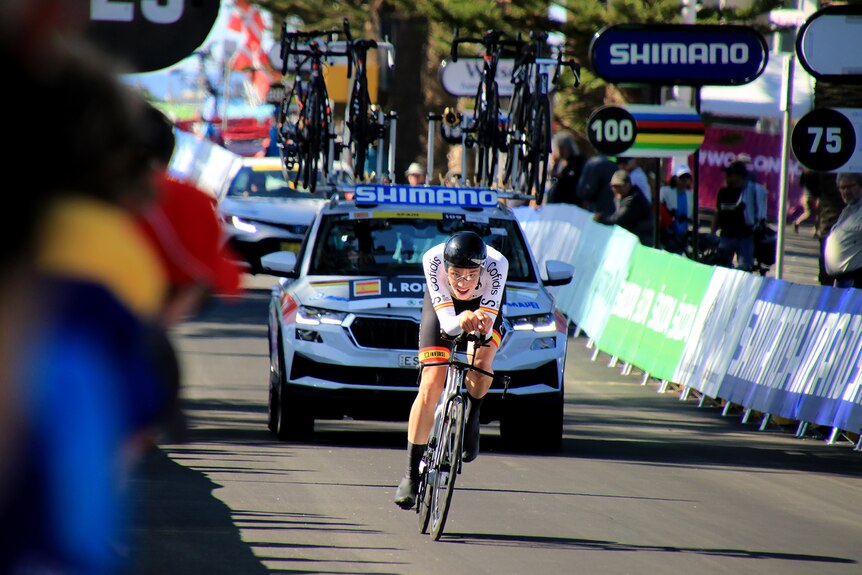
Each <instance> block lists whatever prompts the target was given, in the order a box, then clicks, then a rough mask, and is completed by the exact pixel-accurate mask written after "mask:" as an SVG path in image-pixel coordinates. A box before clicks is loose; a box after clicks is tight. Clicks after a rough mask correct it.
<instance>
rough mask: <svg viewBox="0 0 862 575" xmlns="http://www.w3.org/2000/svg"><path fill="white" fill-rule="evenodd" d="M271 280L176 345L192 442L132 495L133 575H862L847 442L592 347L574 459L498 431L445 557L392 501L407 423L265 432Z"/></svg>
mask: <svg viewBox="0 0 862 575" xmlns="http://www.w3.org/2000/svg"><path fill="white" fill-rule="evenodd" d="M268 281H269V280H268V278H255V279H254V281H253V282H252V284H251V287H252V288H253V289H250V290H249V291H248V292H247V294H246V296H245V297H243V298H242V299H241V300H240V301H238V302H230V303H228V302H219V303H217V304H215V305H213V306H212V307H210V308H209V309H207V310H205V312H204V313H203V314H201V315H200V316H199V317H197V318H195V319H193V320H191V321H188V322H186V323H184V324H183V325H182V326H181V327H180V328H178V329H177V330H176V333H175V334H174V336H175V341H176V343H177V346H178V348H179V350H180V352H181V359H182V365H183V370H184V374H185V378H186V386H185V389H184V392H183V393H184V398H185V400H184V405H185V408H186V413H187V414H188V417H189V433H188V438H187V439H188V440H187V441H185V442H183V443H163V444H162V445H161V448H160V449H158V450H154V451H153V452H152V453H150V454H148V455H147V456H146V458H145V459H144V461H143V463H142V465H141V466H140V469H139V472H138V473H137V475H136V477H135V480H134V481H133V483H132V485H131V489H132V491H131V493H132V494H133V497H134V499H135V503H136V509H137V513H136V517H137V519H136V522H135V531H134V536H135V542H136V544H135V546H134V548H133V550H132V557H133V563H134V564H135V566H136V572H137V573H159V574H168V575H169V574H174V573H176V574H180V573H182V574H184V575H190V574H198V573H200V574H217V573H218V574H221V573H225V574H244V573H250V574H257V573H327V574H328V573H355V574H364V575H376V574H396V573H398V574H434V575H439V574H440V573H447V574H460V573H495V574H510V573H511V574H515V573H517V574H522V573H549V574H550V573H579V574H590V575H598V574H614V575H618V574H627V573H631V574H644V573H647V574H674V575H676V574H683V573H698V574H713V573H715V574H718V573H758V574H759V575H764V574H771V573H775V574H780V575H792V574H806V575H807V574H811V573H817V574H818V575H826V574H854V575H855V574H858V573H860V572H862V545H860V542H862V521H860V517H862V454H860V453H858V452H854V451H853V450H852V445H851V444H849V443H846V442H843V443H839V444H837V445H832V446H830V445H826V442H825V441H824V440H823V439H822V438H821V437H818V436H817V435H811V436H809V437H806V438H805V439H798V438H796V437H795V436H794V433H793V432H794V431H795V428H786V429H782V428H779V427H777V426H774V425H773V426H770V427H769V428H768V429H767V430H766V431H762V432H761V431H758V422H756V421H750V422H749V423H747V424H743V423H742V422H741V419H740V416H739V414H738V413H733V414H732V415H728V416H722V411H721V408H720V407H718V406H715V405H704V406H702V407H699V406H698V403H699V402H698V401H697V400H695V399H689V400H687V401H680V400H679V399H678V395H676V394H671V393H665V394H659V393H657V392H656V390H657V388H658V386H657V384H656V383H655V382H648V383H647V384H646V385H641V377H640V376H639V375H638V374H637V373H635V374H632V375H627V376H622V375H620V370H619V369H615V368H610V367H608V366H607V364H608V361H607V360H608V358H607V357H606V356H604V355H600V356H599V358H598V359H597V360H596V361H591V359H590V358H591V355H592V352H591V350H588V349H586V347H585V343H586V340H585V339H584V338H578V339H571V338H570V340H569V350H568V353H569V357H568V364H567V381H566V385H567V391H566V396H567V397H566V410H565V439H564V442H563V448H562V451H561V452H560V453H559V454H555V455H535V454H525V453H512V452H507V451H504V450H502V449H501V446H500V445H499V442H498V440H497V436H498V430H497V428H496V426H494V425H490V426H486V428H485V429H483V436H482V447H483V453H482V455H481V456H480V457H479V459H478V460H477V461H475V462H473V463H470V464H468V465H466V466H465V471H464V474H463V475H462V476H461V477H460V478H459V480H458V484H457V487H456V491H455V494H454V497H453V507H452V511H451V512H450V518H449V521H448V523H447V528H446V532H445V534H444V536H443V538H442V539H441V541H440V542H436V543H435V542H433V541H432V540H431V539H430V537H428V536H423V535H420V534H419V532H418V528H417V516H416V514H415V513H413V512H405V511H402V510H400V509H398V508H397V507H396V506H395V505H394V504H393V503H392V497H393V494H394V486H395V484H396V483H397V481H398V479H399V477H400V475H401V473H402V471H403V467H404V460H405V455H404V453H405V450H404V446H405V441H406V435H405V431H404V428H405V425H404V424H403V423H377V422H354V421H343V422H318V424H317V427H316V436H315V438H314V441H313V442H309V443H292V444H286V443H280V442H278V441H276V440H275V438H274V437H273V436H272V435H271V434H270V433H269V432H268V430H267V429H266V386H267V376H268V358H267V355H266V340H265V337H266V325H265V319H266V309H267V303H268V297H269V292H268V290H267V289H266V288H265V286H266V285H267V282H268ZM255 286H256V287H257V288H259V289H254V288H255ZM817 431H818V430H815V434H816V432H817ZM821 431H822V432H823V433H825V432H826V431H828V430H821Z"/></svg>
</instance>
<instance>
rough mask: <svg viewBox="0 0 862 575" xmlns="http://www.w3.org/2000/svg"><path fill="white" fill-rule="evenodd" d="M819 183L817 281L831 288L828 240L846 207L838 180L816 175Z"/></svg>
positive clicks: (832, 282)
mask: <svg viewBox="0 0 862 575" xmlns="http://www.w3.org/2000/svg"><path fill="white" fill-rule="evenodd" d="M815 177H817V181H818V184H819V185H818V191H819V193H820V199H819V202H818V204H819V214H818V222H817V232H818V235H819V236H820V237H819V240H820V254H819V264H820V270H819V272H818V276H817V279H818V280H819V282H820V285H824V286H831V285H834V284H835V278H834V277H832V275H830V274H829V272H828V271H826V264H825V248H826V240H827V239H828V238H829V234H830V233H831V232H832V226H834V225H835V223H836V222H837V221H838V216H839V215H840V214H841V211H842V210H843V209H844V207H845V206H846V203H845V202H844V198H843V194H841V192H839V191H838V186H837V184H836V179H835V178H833V177H832V176H831V175H826V174H816V175H815Z"/></svg>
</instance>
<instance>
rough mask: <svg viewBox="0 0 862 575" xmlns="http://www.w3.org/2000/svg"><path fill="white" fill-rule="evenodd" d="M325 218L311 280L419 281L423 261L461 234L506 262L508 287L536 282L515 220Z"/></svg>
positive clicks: (317, 243) (337, 216)
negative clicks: (321, 277) (388, 278)
mask: <svg viewBox="0 0 862 575" xmlns="http://www.w3.org/2000/svg"><path fill="white" fill-rule="evenodd" d="M371 215H372V217H369V218H367V219H364V218H363V219H360V218H350V217H349V216H348V215H346V214H336V215H330V216H326V217H324V219H323V221H322V222H321V224H320V228H319V230H318V235H317V238H318V239H317V241H316V242H315V245H314V253H313V255H312V260H311V267H310V269H309V273H310V274H313V275H346V276H359V275H384V276H400V275H422V255H423V254H424V253H425V252H426V251H427V250H428V249H430V248H431V247H433V246H435V245H437V244H440V243H443V242H445V241H446V240H447V239H448V238H449V236H450V235H452V234H453V233H455V232H457V231H461V230H472V231H474V232H476V233H478V234H479V235H480V236H482V239H484V240H485V243H487V244H488V245H491V246H493V247H494V248H496V249H497V250H499V251H500V252H501V253H502V254H503V255H504V256H506V259H508V260H509V276H508V279H509V280H510V281H520V282H535V281H536V276H535V273H534V272H533V268H532V265H531V263H530V257H529V255H528V252H527V248H526V245H525V243H524V238H523V236H522V235H521V230H520V228H519V227H518V225H517V223H516V222H515V221H514V220H505V219H497V218H491V219H489V220H488V221H487V223H477V222H472V221H466V220H464V219H462V218H452V219H446V218H444V217H443V215H442V214H434V215H435V216H436V217H437V219H432V218H418V217H392V216H391V215H387V217H379V216H378V217H373V215H374V214H371Z"/></svg>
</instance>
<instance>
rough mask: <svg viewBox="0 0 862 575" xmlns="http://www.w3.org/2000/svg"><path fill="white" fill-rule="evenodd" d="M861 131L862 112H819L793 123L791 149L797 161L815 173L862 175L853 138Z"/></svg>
mask: <svg viewBox="0 0 862 575" xmlns="http://www.w3.org/2000/svg"><path fill="white" fill-rule="evenodd" d="M860 128H862V109H853V108H835V109H833V108H818V109H815V110H811V111H810V112H808V113H807V114H805V115H804V116H802V118H800V120H799V122H797V123H796V126H795V127H794V128H793V133H792V135H791V140H790V142H791V147H792V148H793V153H794V154H795V155H796V159H797V160H799V162H800V163H801V164H802V165H803V166H805V167H806V168H808V169H810V170H813V171H815V172H835V171H838V170H841V171H847V172H859V171H862V152H860V153H857V149H856V143H857V142H858V141H859V138H858V137H857V136H856V134H857V133H858V130H859V129H860Z"/></svg>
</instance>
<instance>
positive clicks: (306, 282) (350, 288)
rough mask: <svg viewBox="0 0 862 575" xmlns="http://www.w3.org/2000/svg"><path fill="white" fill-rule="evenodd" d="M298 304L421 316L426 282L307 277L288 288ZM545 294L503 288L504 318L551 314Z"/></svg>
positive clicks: (417, 278) (412, 278) (410, 278)
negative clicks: (504, 301) (504, 297)
mask: <svg viewBox="0 0 862 575" xmlns="http://www.w3.org/2000/svg"><path fill="white" fill-rule="evenodd" d="M290 291H291V292H292V295H293V297H294V298H295V299H296V300H297V301H298V303H299V304H301V305H305V306H310V307H319V308H325V309H329V310H334V311H343V312H354V313H356V312H359V313H363V314H373V315H402V316H410V317H412V318H414V319H416V320H417V321H418V320H419V319H420V318H421V315H422V300H423V298H424V296H425V278H423V277H421V276H406V277H397V278H395V277H373V276H369V277H349V278H347V277H343V276H308V277H306V278H304V279H303V280H300V281H298V282H295V283H293V284H292V285H291V288H290ZM553 309H554V308H553V302H552V301H551V298H550V297H549V296H548V294H547V293H546V292H545V291H544V290H541V289H539V288H537V287H527V286H524V287H520V286H517V285H509V286H506V304H505V305H504V308H503V315H504V316H520V315H534V314H540V313H548V312H551V311H553Z"/></svg>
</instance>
